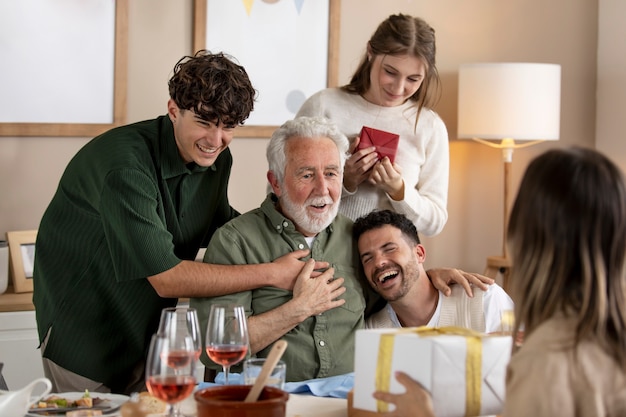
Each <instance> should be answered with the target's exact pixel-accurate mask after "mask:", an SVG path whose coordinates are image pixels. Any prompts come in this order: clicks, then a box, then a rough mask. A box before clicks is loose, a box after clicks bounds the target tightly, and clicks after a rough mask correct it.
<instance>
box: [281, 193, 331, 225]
mask: <svg viewBox="0 0 626 417" xmlns="http://www.w3.org/2000/svg"><path fill="white" fill-rule="evenodd" d="M324 204H326V205H327V206H328V210H327V211H326V213H324V214H319V215H316V214H311V213H310V212H309V211H308V210H307V207H308V206H312V205H313V206H320V205H324ZM280 205H281V208H282V210H283V214H284V215H285V216H287V217H289V218H290V219H291V220H292V221H293V222H294V223H295V224H296V225H297V226H298V227H299V228H300V229H303V230H304V231H306V232H308V233H311V234H318V233H319V232H321V231H322V230H324V229H326V228H327V227H328V226H329V225H330V224H331V223H332V222H333V220H334V219H335V217H337V212H338V211H339V203H338V202H337V201H333V200H332V198H330V196H326V197H312V198H309V199H307V200H306V201H305V202H304V205H302V206H300V205H299V204H295V203H294V202H293V201H292V200H291V198H290V197H289V193H288V192H286V191H285V192H284V193H283V195H282V196H281V197H280Z"/></svg>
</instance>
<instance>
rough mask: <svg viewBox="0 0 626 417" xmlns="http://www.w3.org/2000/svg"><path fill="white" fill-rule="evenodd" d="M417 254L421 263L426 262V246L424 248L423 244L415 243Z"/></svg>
mask: <svg viewBox="0 0 626 417" xmlns="http://www.w3.org/2000/svg"><path fill="white" fill-rule="evenodd" d="M415 255H417V260H418V261H419V262H420V263H424V261H425V260H426V248H424V246H422V245H421V244H417V245H415Z"/></svg>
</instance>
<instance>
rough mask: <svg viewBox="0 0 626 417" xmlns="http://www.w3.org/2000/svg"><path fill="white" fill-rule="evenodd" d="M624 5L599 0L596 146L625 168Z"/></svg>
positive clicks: (612, 0) (625, 82) (625, 10)
mask: <svg viewBox="0 0 626 417" xmlns="http://www.w3.org/2000/svg"><path fill="white" fill-rule="evenodd" d="M624 15H626V2H623V1H618V0H600V13H599V18H598V27H599V29H598V63H597V65H598V91H597V100H598V104H597V113H596V147H597V148H598V149H600V150H602V151H603V152H606V153H607V154H608V155H611V158H613V159H614V160H615V162H617V163H618V164H619V165H620V166H621V167H622V169H625V167H626V137H625V132H626V118H624V109H626V54H624V45H625V43H626V26H625V25H624V22H623V16H624Z"/></svg>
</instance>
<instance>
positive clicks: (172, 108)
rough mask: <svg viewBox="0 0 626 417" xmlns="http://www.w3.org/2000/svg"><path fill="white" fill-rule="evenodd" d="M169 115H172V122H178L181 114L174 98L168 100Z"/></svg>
mask: <svg viewBox="0 0 626 417" xmlns="http://www.w3.org/2000/svg"><path fill="white" fill-rule="evenodd" d="M167 115H168V116H169V117H170V120H171V121H172V123H174V124H176V119H177V118H178V116H179V115H180V109H179V108H178V105H177V104H176V102H175V101H174V100H172V99H169V100H168V101H167Z"/></svg>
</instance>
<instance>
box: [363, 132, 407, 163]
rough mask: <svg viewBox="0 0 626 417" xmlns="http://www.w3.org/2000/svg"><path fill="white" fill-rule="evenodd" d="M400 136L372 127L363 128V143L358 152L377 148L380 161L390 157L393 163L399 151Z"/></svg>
mask: <svg viewBox="0 0 626 417" xmlns="http://www.w3.org/2000/svg"><path fill="white" fill-rule="evenodd" d="M399 140H400V136H399V135H396V134H395V133H391V132H385V131H384V130H378V129H374V128H371V127H367V126H363V128H362V129H361V141H360V142H359V146H358V147H357V150H361V149H364V148H369V147H370V146H376V152H377V153H378V159H383V158H384V157H385V156H388V157H389V160H390V161H391V163H393V161H394V160H395V157H396V151H397V150H398V141H399Z"/></svg>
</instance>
